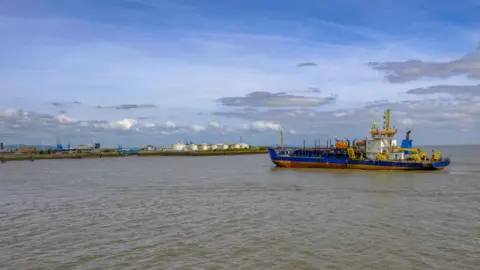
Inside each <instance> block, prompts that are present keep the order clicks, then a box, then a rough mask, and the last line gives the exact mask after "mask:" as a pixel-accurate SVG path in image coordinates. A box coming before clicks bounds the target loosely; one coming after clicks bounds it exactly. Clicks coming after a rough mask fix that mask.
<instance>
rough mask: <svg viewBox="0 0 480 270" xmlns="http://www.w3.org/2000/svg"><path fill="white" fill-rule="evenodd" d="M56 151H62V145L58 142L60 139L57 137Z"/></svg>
mask: <svg viewBox="0 0 480 270" xmlns="http://www.w3.org/2000/svg"><path fill="white" fill-rule="evenodd" d="M57 150H63V145H62V143H61V142H60V137H59V136H57Z"/></svg>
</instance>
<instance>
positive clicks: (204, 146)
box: [198, 143, 210, 151]
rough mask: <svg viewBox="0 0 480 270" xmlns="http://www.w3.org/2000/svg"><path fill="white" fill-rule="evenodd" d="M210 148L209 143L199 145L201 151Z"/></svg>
mask: <svg viewBox="0 0 480 270" xmlns="http://www.w3.org/2000/svg"><path fill="white" fill-rule="evenodd" d="M209 149H210V148H209V147H208V144H206V143H202V144H200V145H199V146H198V150H200V151H207V150H209Z"/></svg>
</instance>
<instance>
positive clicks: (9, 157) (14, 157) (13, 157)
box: [0, 150, 268, 162]
mask: <svg viewBox="0 0 480 270" xmlns="http://www.w3.org/2000/svg"><path fill="white" fill-rule="evenodd" d="M259 154H268V150H240V151H221V150H220V151H194V152H193V151H192V152H170V151H165V152H140V153H117V152H101V153H81V154H3V155H0V161H5V162H7V161H35V160H46V159H84V158H121V157H130V156H139V157H155V156H157V157H202V156H205V157H206V156H238V155H259Z"/></svg>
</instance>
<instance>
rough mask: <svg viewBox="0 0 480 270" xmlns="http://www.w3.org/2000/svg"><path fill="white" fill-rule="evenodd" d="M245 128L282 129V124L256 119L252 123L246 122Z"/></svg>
mask: <svg viewBox="0 0 480 270" xmlns="http://www.w3.org/2000/svg"><path fill="white" fill-rule="evenodd" d="M244 128H245V129H250V130H254V131H272V130H273V131H280V129H281V128H282V127H281V126H280V124H277V123H273V122H265V121H255V122H252V123H250V124H245V125H244Z"/></svg>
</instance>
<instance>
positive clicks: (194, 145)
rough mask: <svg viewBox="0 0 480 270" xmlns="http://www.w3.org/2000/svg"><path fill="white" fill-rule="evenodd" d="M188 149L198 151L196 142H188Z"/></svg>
mask: <svg viewBox="0 0 480 270" xmlns="http://www.w3.org/2000/svg"><path fill="white" fill-rule="evenodd" d="M188 150H189V151H198V146H197V145H196V144H189V145H188Z"/></svg>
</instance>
